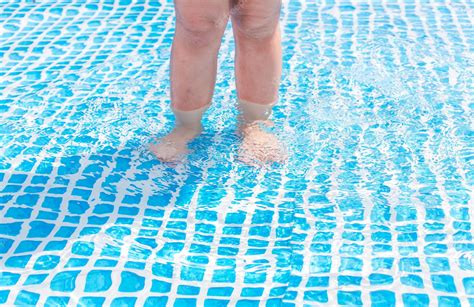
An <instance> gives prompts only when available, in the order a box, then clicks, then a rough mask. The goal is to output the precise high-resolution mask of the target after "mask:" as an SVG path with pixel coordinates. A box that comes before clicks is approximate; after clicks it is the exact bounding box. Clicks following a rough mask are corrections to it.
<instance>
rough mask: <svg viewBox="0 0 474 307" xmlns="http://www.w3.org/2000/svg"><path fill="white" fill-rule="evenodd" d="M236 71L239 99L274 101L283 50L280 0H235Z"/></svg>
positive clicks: (262, 101) (233, 21)
mask: <svg viewBox="0 0 474 307" xmlns="http://www.w3.org/2000/svg"><path fill="white" fill-rule="evenodd" d="M233 1H234V5H233V7H232V8H231V14H232V17H231V18H232V26H233V29H234V36H235V42H236V59H235V62H236V63H235V67H236V68H235V73H236V81H237V92H238V96H239V99H242V100H246V101H251V102H254V103H257V104H271V103H274V102H276V100H277V99H278V88H279V86H280V79H281V66H282V59H281V57H282V54H281V53H282V52H281V38H280V27H279V18H280V7H281V2H280V0H233Z"/></svg>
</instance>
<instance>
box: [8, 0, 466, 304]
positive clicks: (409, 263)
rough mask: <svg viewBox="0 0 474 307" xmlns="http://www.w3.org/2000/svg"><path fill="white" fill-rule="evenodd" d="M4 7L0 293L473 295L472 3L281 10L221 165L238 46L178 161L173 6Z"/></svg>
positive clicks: (374, 300) (230, 123)
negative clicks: (158, 155)
mask: <svg viewBox="0 0 474 307" xmlns="http://www.w3.org/2000/svg"><path fill="white" fill-rule="evenodd" d="M101 3H102V4H94V3H91V2H86V1H82V0H75V1H56V2H49V1H41V2H34V1H19V2H13V1H7V2H2V1H1V0H0V57H1V58H2V65H1V66H0V145H1V146H0V217H1V221H0V303H1V304H5V305H13V304H19V305H27V304H31V305H35V304H37V305H43V304H47V305H51V306H56V305H61V304H64V305H66V304H71V305H72V304H79V305H104V306H108V305H111V304H112V305H116V306H121V305H125V306H128V305H130V306H132V305H136V306H141V305H144V304H145V305H149V306H153V305H155V306H159V305H163V304H165V303H167V304H169V305H173V304H174V305H177V306H186V305H199V306H200V305H203V304H205V305H206V306H213V305H216V306H223V305H225V304H229V305H234V304H238V305H239V306H246V305H258V304H259V303H260V304H261V305H269V306H271V305H275V306H278V305H281V304H285V305H286V304H288V305H297V306H300V305H302V304H308V305H313V304H314V305H317V304H327V305H337V304H340V305H345V304H349V305H361V304H364V305H368V304H373V305H374V306H379V305H384V306H390V305H395V304H396V305H406V306H415V305H417V306H418V305H421V306H423V305H433V306H436V305H440V306H456V305H462V306H467V305H469V304H471V305H473V304H474V278H473V277H472V276H473V270H474V263H473V261H474V260H473V259H474V243H473V240H472V228H471V227H472V214H473V211H472V207H473V200H472V199H473V194H472V186H473V182H474V177H473V174H474V173H473V169H472V154H473V145H474V143H473V140H472V136H473V135H472V134H473V133H472V127H473V122H472V118H473V116H472V109H473V103H472V101H473V97H474V95H473V86H472V85H473V62H474V58H473V56H472V54H473V53H472V50H473V47H474V46H473V40H474V33H473V30H472V29H473V24H472V20H473V5H472V3H470V2H469V1H455V2H447V1H437V2H435V3H434V2H428V1H398V2H397V1H372V2H367V1H354V2H352V3H351V2H349V1H335V2H334V1H303V2H302V1H285V2H284V7H283V12H282V28H283V33H284V36H283V39H284V75H283V80H282V85H281V93H280V97H281V101H280V103H279V104H278V105H277V106H276V107H275V110H274V114H273V116H272V119H273V121H274V123H275V127H274V128H273V130H274V131H275V133H277V134H278V135H280V137H281V139H282V140H283V141H284V142H285V143H286V145H287V146H288V149H289V153H290V160H289V161H288V163H287V164H285V165H274V166H271V167H267V168H254V167H249V166H246V165H244V164H242V163H240V162H239V161H238V159H237V154H238V146H239V141H240V140H239V136H238V135H237V134H236V132H235V129H236V120H235V118H236V115H237V112H236V109H235V107H234V100H235V97H236V93H235V87H234V82H233V80H234V77H233V52H234V48H233V39H232V36H231V32H230V27H229V29H228V31H227V32H226V34H225V37H224V40H223V46H222V50H221V51H222V52H221V55H220V58H219V65H220V73H219V75H218V80H217V86H216V93H215V96H214V102H213V106H212V107H211V108H210V110H209V112H208V113H207V114H206V118H205V121H204V125H205V129H206V130H205V132H204V133H203V135H201V136H200V137H199V138H198V139H197V140H196V141H195V142H193V143H192V144H191V147H192V150H193V151H192V153H191V154H190V155H189V157H188V159H187V160H186V161H185V162H183V163H179V164H176V165H169V164H162V163H160V162H158V161H157V160H156V159H154V158H153V156H152V155H151V154H150V153H149V152H148V151H147V149H146V148H147V144H148V143H149V142H150V141H151V140H153V138H154V137H156V136H157V135H158V136H160V135H164V134H165V133H166V132H167V131H168V130H169V129H170V128H171V127H172V124H173V117H172V114H171V112H170V111H169V109H168V105H169V98H168V91H169V82H168V69H169V66H168V59H169V48H170V44H171V39H172V34H173V27H174V24H173V22H174V21H173V8H172V3H171V1H167V2H165V1H159V2H154V1H153V2H149V1H133V2H130V1H103V2H101Z"/></svg>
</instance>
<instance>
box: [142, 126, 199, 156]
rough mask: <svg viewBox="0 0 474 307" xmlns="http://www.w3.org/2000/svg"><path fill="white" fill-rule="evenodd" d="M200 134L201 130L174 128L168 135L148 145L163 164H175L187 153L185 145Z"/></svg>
mask: <svg viewBox="0 0 474 307" xmlns="http://www.w3.org/2000/svg"><path fill="white" fill-rule="evenodd" d="M201 132H202V128H199V129H188V128H185V127H178V128H174V129H173V131H171V132H170V133H169V134H168V135H166V136H164V137H163V138H161V139H160V140H157V141H155V142H153V143H152V144H150V147H149V148H150V151H151V152H152V153H153V154H154V155H155V156H156V157H157V158H158V159H159V160H161V161H163V162H176V161H179V160H181V159H182V158H183V157H184V156H185V155H186V154H187V153H188V151H189V150H188V146H187V144H188V143H189V142H190V141H191V140H192V139H194V138H195V137H197V136H198V135H199V134H200V133H201Z"/></svg>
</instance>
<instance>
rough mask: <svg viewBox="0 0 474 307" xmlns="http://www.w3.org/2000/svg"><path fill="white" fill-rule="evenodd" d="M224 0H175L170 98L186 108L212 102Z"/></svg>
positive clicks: (226, 13)
mask: <svg viewBox="0 0 474 307" xmlns="http://www.w3.org/2000/svg"><path fill="white" fill-rule="evenodd" d="M229 6H230V4H229V1H227V0H175V7H176V32H175V36H174V40H173V47H172V51H171V100H172V106H173V107H174V108H176V109H178V110H183V111H188V110H194V109H197V108H199V107H202V106H204V105H206V104H209V103H210V102H211V98H212V94H213V91H214V84H215V80H216V71H217V54H218V51H219V47H220V45H221V40H222V35H223V33H224V31H225V27H226V25H227V21H228V19H229Z"/></svg>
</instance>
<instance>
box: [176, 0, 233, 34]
mask: <svg viewBox="0 0 474 307" xmlns="http://www.w3.org/2000/svg"><path fill="white" fill-rule="evenodd" d="M174 4H175V11H176V21H177V23H178V24H179V25H180V26H182V27H184V29H186V30H188V31H191V32H208V31H212V30H214V29H216V28H218V29H222V27H225V26H226V25H227V21H228V20H229V13H230V12H229V11H230V0H174Z"/></svg>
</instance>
